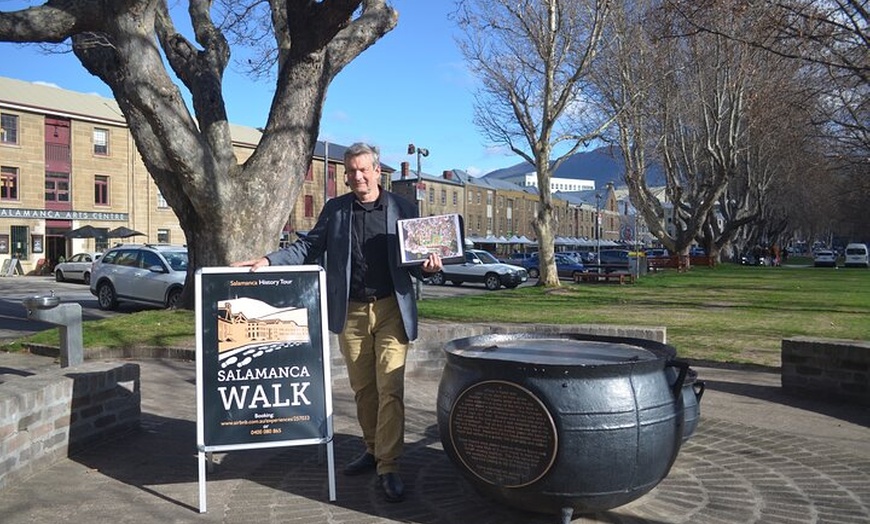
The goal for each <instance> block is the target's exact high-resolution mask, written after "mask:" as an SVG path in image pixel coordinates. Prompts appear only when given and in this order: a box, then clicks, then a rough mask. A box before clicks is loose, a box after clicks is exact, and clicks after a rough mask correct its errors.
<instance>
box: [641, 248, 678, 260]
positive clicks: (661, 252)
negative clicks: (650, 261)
mask: <svg viewBox="0 0 870 524" xmlns="http://www.w3.org/2000/svg"><path fill="white" fill-rule="evenodd" d="M644 254H645V255H646V257H647V258H667V257H669V256H671V254H670V252H668V250H667V249H665V248H663V247H662V248H658V247H655V248H650V249H647V250H645V251H644Z"/></svg>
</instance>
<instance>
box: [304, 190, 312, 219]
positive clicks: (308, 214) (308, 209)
mask: <svg viewBox="0 0 870 524" xmlns="http://www.w3.org/2000/svg"><path fill="white" fill-rule="evenodd" d="M313 216H314V196H312V195H305V218H312V217H313Z"/></svg>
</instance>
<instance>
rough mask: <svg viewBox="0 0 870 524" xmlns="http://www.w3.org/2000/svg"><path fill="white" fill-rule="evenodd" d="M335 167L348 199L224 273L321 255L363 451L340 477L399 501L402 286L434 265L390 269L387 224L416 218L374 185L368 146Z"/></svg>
mask: <svg viewBox="0 0 870 524" xmlns="http://www.w3.org/2000/svg"><path fill="white" fill-rule="evenodd" d="M344 166H345V184H346V185H347V186H348V187H350V189H351V192H350V193H347V194H345V195H342V196H339V197H336V198H333V199H331V200H329V201H328V202H326V204H325V205H324V206H323V210H322V211H321V213H320V215H319V217H318V219H317V223H316V224H315V226H314V228H312V229H311V231H310V232H309V233H308V234H307V235H305V236H304V237H303V238H300V239H299V240H297V241H296V242H294V243H293V244H291V245H289V246H287V247H286V248H283V249H279V250H278V251H274V252H272V253H269V254H267V255H265V256H263V257H261V258H256V259H251V260H245V261H242V262H236V263H233V264H232V265H233V266H236V267H242V266H250V268H251V271H256V270H257V269H259V268H261V267H264V266H269V265H272V266H279V265H295V264H303V263H310V262H311V261H313V260H318V259H320V258H321V257H322V256H323V255H326V268H325V269H326V284H327V290H326V294H327V310H328V313H327V315H328V325H329V330H330V331H332V332H333V333H336V334H337V335H338V341H339V348H340V350H341V354H342V356H343V357H344V361H345V364H346V365H347V372H348V379H349V381H350V386H351V389H352V390H353V392H354V399H355V401H356V410H357V420H358V422H359V424H360V428H361V429H362V434H363V440H364V442H365V447H366V449H365V452H364V453H363V454H362V455H360V456H359V457H357V458H356V459H354V460H352V461H351V462H349V463H348V464H347V465H346V466H345V468H344V473H345V475H360V474H364V473H369V472H373V471H376V472H377V474H378V477H379V482H380V485H381V487H382V488H383V491H384V497H385V499H386V500H387V501H389V502H399V501H401V500H403V498H404V491H405V489H404V484H403V482H402V479H401V477H400V476H399V458H400V456H401V454H402V448H403V444H404V438H405V405H404V391H405V359H406V355H407V351H408V345H409V343H410V341H411V340H414V339H416V338H417V302H416V299H415V294H414V286H413V284H412V278H417V279H423V278H426V276H427V275H431V274H434V273H437V272H438V271H440V270H441V268H442V263H441V258H440V257H439V256H438V255H437V254H435V253H432V254H430V255H429V256H428V258H426V259H425V260H423V262H422V264H421V265H416V266H402V265H400V260H401V258H400V253H401V251H400V249H401V248H400V245H399V237H398V228H397V221H398V220H401V219H408V218H417V209H416V206H415V205H413V204H412V203H410V202H408V201H407V200H405V199H403V198H401V197H399V196H398V195H396V194H394V193H392V192H389V191H386V190H385V189H383V188H382V187H381V186H380V177H381V164H380V154H379V151H378V148H377V147H374V146H370V145H367V144H363V143H356V144H353V145H351V146H350V147H348V148H347V150H346V151H345V154H344Z"/></svg>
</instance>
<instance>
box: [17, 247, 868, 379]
mask: <svg viewBox="0 0 870 524" xmlns="http://www.w3.org/2000/svg"><path fill="white" fill-rule="evenodd" d="M419 308H420V317H421V318H422V319H426V320H443V321H447V322H514V323H519V324H521V323H548V324H549V323H552V324H626V325H639V326H664V327H666V328H667V331H668V342H669V343H670V344H672V345H674V346H675V347H676V348H677V352H678V354H679V355H680V356H681V357H683V358H689V359H697V360H711V361H717V362H735V363H750V364H760V365H765V366H778V365H779V356H780V343H781V340H782V339H783V338H786V337H794V336H810V337H823V338H842V339H856V340H870V271H868V270H862V269H830V268H812V267H780V268H773V267H749V266H734V265H729V264H726V265H721V266H718V267H716V268H713V269H710V268H693V269H692V270H691V271H688V272H686V273H677V272H676V271H673V270H666V271H661V272H658V273H651V274H648V275H645V276H642V277H641V278H640V280H639V281H638V282H637V283H636V284H634V285H618V284H573V283H569V282H567V281H563V285H562V286H561V287H559V288H555V289H544V288H539V287H529V288H522V289H514V290H505V289H502V290H499V291H492V292H486V293H482V294H478V295H470V296H464V297H457V298H445V299H427V300H423V301H421V302H420V303H419ZM194 324H195V319H194V314H193V312H191V311H162V310H154V311H144V312H141V313H134V314H130V315H124V316H119V317H115V318H112V319H106V320H97V321H89V322H86V323H85V324H84V329H83V332H84V333H83V335H84V345H85V348H98V347H125V346H131V345H147V346H156V347H161V346H162V347H192V346H193V345H194V342H195V335H194ZM24 341H27V342H32V343H37V344H46V345H55V346H56V345H58V344H59V342H58V334H57V330H56V329H52V330H49V331H45V332H42V333H37V334H35V335H32V336H30V337H28V338H26V339H22V340H21V341H17V342H16V343H14V344H11V345H8V346H6V347H4V348H2V349H6V350H17V349H20V348H21V347H22V345H21V342H24Z"/></svg>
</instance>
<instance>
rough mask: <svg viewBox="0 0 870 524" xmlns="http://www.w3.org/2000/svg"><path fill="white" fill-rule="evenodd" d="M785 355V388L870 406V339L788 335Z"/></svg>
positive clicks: (782, 356)
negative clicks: (867, 340) (792, 336)
mask: <svg viewBox="0 0 870 524" xmlns="http://www.w3.org/2000/svg"><path fill="white" fill-rule="evenodd" d="M781 358H782V377H781V378H782V389H783V391H785V392H787V393H792V394H798V395H805V396H813V397H816V398H819V397H822V398H825V399H834V400H843V401H847V402H855V403H857V404H860V405H864V406H870V342H865V341H859V340H840V339H824V338H810V337H795V338H787V339H783V341H782V347H781Z"/></svg>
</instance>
